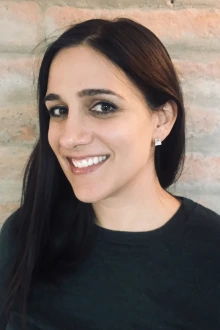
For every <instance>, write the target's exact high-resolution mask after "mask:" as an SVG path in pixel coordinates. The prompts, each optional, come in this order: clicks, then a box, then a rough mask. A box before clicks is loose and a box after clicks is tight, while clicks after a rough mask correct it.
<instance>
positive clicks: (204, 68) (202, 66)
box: [173, 56, 220, 78]
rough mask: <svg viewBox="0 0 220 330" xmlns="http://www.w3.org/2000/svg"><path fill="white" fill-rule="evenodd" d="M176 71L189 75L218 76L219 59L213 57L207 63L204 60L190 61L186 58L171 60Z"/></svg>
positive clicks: (219, 69)
mask: <svg viewBox="0 0 220 330" xmlns="http://www.w3.org/2000/svg"><path fill="white" fill-rule="evenodd" d="M173 63H174V65H175V67H176V69H177V71H178V72H180V73H181V74H182V73H183V74H184V75H188V76H190V77H195V76H196V77H212V78H220V59H219V56H218V58H215V59H214V60H213V61H210V62H208V63H206V62H204V61H198V59H197V61H192V60H188V59H187V58H186V59H185V60H184V59H183V60H173Z"/></svg>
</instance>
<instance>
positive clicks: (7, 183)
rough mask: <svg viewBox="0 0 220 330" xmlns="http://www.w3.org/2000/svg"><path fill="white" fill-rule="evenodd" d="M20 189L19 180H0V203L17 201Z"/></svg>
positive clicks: (19, 197) (20, 183)
mask: <svg viewBox="0 0 220 330" xmlns="http://www.w3.org/2000/svg"><path fill="white" fill-rule="evenodd" d="M21 190H22V181H21V180H19V181H15V180H7V179H6V180H0V203H9V202H19V201H20V199H21Z"/></svg>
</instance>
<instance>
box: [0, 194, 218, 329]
mask: <svg viewBox="0 0 220 330" xmlns="http://www.w3.org/2000/svg"><path fill="white" fill-rule="evenodd" d="M178 197H179V196H178ZM179 198H180V199H181V201H182V204H181V206H180V208H179V209H178V211H177V212H176V214H175V215H174V216H173V217H172V218H171V219H170V220H169V221H168V222H167V223H166V224H165V225H164V226H162V227H160V228H158V229H155V230H152V231H148V232H123V231H114V230H109V229H105V228H101V227H99V226H97V225H95V224H94V226H95V228H96V233H97V236H96V241H95V244H94V247H93V250H92V251H91V253H90V255H89V256H88V257H87V259H86V260H85V261H84V262H83V263H82V264H81V266H80V267H79V268H78V270H77V271H76V272H75V273H73V274H71V275H68V276H66V277H65V278H64V279H62V280H61V282H60V290H58V291H55V290H53V289H52V288H49V287H47V288H39V287H32V291H31V296H30V299H29V301H28V310H29V313H28V321H29V327H28V330H37V329H40V330H58V329H59V330H73V329H77V330H81V329H82V330H89V329H93V330H116V329H117V330H130V329H138V330H159V329H161V330H177V329H181V330H219V329H220V260H219V259H220V258H219V256H220V239H219V238H220V215H218V214H217V213H215V212H214V211H212V210H210V209H208V208H206V207H204V206H202V205H200V204H197V203H195V202H194V201H192V200H191V199H188V198H185V197H179ZM12 218H13V214H12V215H11V216H10V217H9V218H8V219H12ZM8 219H7V220H6V222H5V224H4V225H3V228H2V231H1V235H0V255H1V257H2V258H1V265H0V267H1V266H2V265H3V262H4V259H5V258H7V257H8V256H9V255H10V253H9V252H10V249H12V248H13V246H10V248H8V242H9V236H10V230H9V228H10V226H9V225H8V223H9V220H8ZM137 221H138V219H137ZM7 249H8V250H7ZM6 250H7V251H8V252H7V253H5V251H6ZM2 268H3V269H1V273H0V274H1V276H2V274H4V273H5V272H6V268H4V267H2ZM2 278H4V276H2ZM0 290H1V287H0ZM0 296H1V292H0ZM0 308H1V305H0ZM20 322H21V321H20V315H19V314H17V313H16V312H15V313H14V314H13V319H12V321H10V324H8V326H7V327H6V328H5V325H4V320H3V318H1V317H0V329H1V330H2V329H7V330H21V326H20V324H21V323H20ZM1 326H2V327H1Z"/></svg>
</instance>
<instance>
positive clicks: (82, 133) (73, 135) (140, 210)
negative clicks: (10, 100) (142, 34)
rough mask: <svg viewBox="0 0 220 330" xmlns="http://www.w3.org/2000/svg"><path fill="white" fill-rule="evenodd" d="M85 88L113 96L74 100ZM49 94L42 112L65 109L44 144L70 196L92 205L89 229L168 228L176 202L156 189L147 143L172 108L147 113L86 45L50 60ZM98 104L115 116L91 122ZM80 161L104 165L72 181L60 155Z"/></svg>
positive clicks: (120, 76) (165, 127) (166, 127)
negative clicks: (100, 158) (100, 160)
mask: <svg viewBox="0 0 220 330" xmlns="http://www.w3.org/2000/svg"><path fill="white" fill-rule="evenodd" d="M88 88H99V89H108V90H111V91H113V92H115V93H117V94H119V95H120V97H119V96H114V95H108V94H102V95H101V94H100V95H95V96H80V95H79V94H78V92H80V91H81V90H84V89H88ZM50 93H55V94H58V95H59V96H60V100H53V101H46V107H47V109H48V110H50V108H51V107H52V106H64V107H65V109H66V110H65V111H64V112H62V111H59V110H56V114H58V115H59V116H60V118H53V117H51V119H50V124H49V131H48V141H49V144H50V146H51V148H52V149H53V151H54V153H55V155H56V157H57V159H58V161H59V163H60V166H61V168H62V170H63V172H64V174H65V175H66V177H67V179H68V181H69V182H70V184H71V186H72V189H73V192H74V194H75V196H76V197H77V198H78V199H79V200H81V201H83V202H86V203H92V206H93V208H94V211H95V214H96V219H95V222H96V224H97V225H99V226H102V227H104V228H107V229H111V230H123V231H134V232H135V231H149V230H154V229H156V228H159V227H161V226H163V225H164V224H165V223H166V222H167V221H169V219H170V218H171V217H172V216H173V215H174V214H175V213H176V212H177V210H178V208H179V207H180V202H179V201H178V200H177V199H175V198H174V197H173V196H171V195H170V194H168V193H167V192H166V191H165V190H164V189H162V187H161V186H160V184H159V181H158V178H157V176H156V173H155V169H154V162H153V155H154V149H155V144H154V139H155V138H161V140H162V141H163V140H164V139H165V138H166V137H167V136H168V135H169V133H170V131H171V129H172V127H173V125H174V123H175V120H176V116H177V107H176V104H175V103H173V102H167V103H166V104H165V105H164V106H163V108H162V107H161V109H160V111H157V112H152V111H151V109H150V108H149V107H148V105H147V104H146V101H145V100H144V97H143V95H142V93H141V92H140V91H139V89H138V88H137V87H136V86H135V85H134V84H133V83H132V82H131V81H130V80H129V78H128V77H127V76H126V75H125V74H124V73H123V71H121V70H120V69H119V68H117V67H116V66H115V65H114V64H113V63H111V62H110V61H109V60H108V59H106V58H105V57H104V56H103V55H102V54H99V53H98V52H96V51H95V50H93V49H92V48H90V47H89V46H85V45H83V46H81V45H80V46H77V47H72V48H69V49H64V50H62V51H60V52H59V53H58V55H57V56H56V57H55V58H54V60H53V62H52V64H51V67H50V72H49V78H48V86H47V93H46V95H48V94H50ZM98 102H111V103H113V104H114V105H116V106H117V107H118V109H117V111H116V112H115V113H110V114H108V115H103V116H98V115H97V114H96V113H95V112H94V110H96V111H102V112H103V106H101V105H96V104H97V103H98ZM109 109H111V106H108V107H107V110H109ZM62 113H63V115H62ZM161 147H162V146H157V148H161ZM83 155H110V158H109V159H108V160H107V161H106V162H105V163H104V164H103V165H102V166H101V167H100V168H99V169H98V170H96V171H94V172H92V173H89V174H86V175H78V176H77V175H74V174H73V173H72V172H71V170H70V167H69V163H68V160H67V158H66V156H71V157H72V158H74V156H79V157H80V156H83Z"/></svg>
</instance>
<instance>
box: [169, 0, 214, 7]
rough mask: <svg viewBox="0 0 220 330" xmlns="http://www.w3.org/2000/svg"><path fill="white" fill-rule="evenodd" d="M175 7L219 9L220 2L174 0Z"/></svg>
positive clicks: (211, 0)
mask: <svg viewBox="0 0 220 330" xmlns="http://www.w3.org/2000/svg"><path fill="white" fill-rule="evenodd" d="M174 4H175V6H183V7H186V6H187V7H188V6H191V7H206V8H213V7H217V8H220V2H219V1H218V0H217V1H216V0H174Z"/></svg>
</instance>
